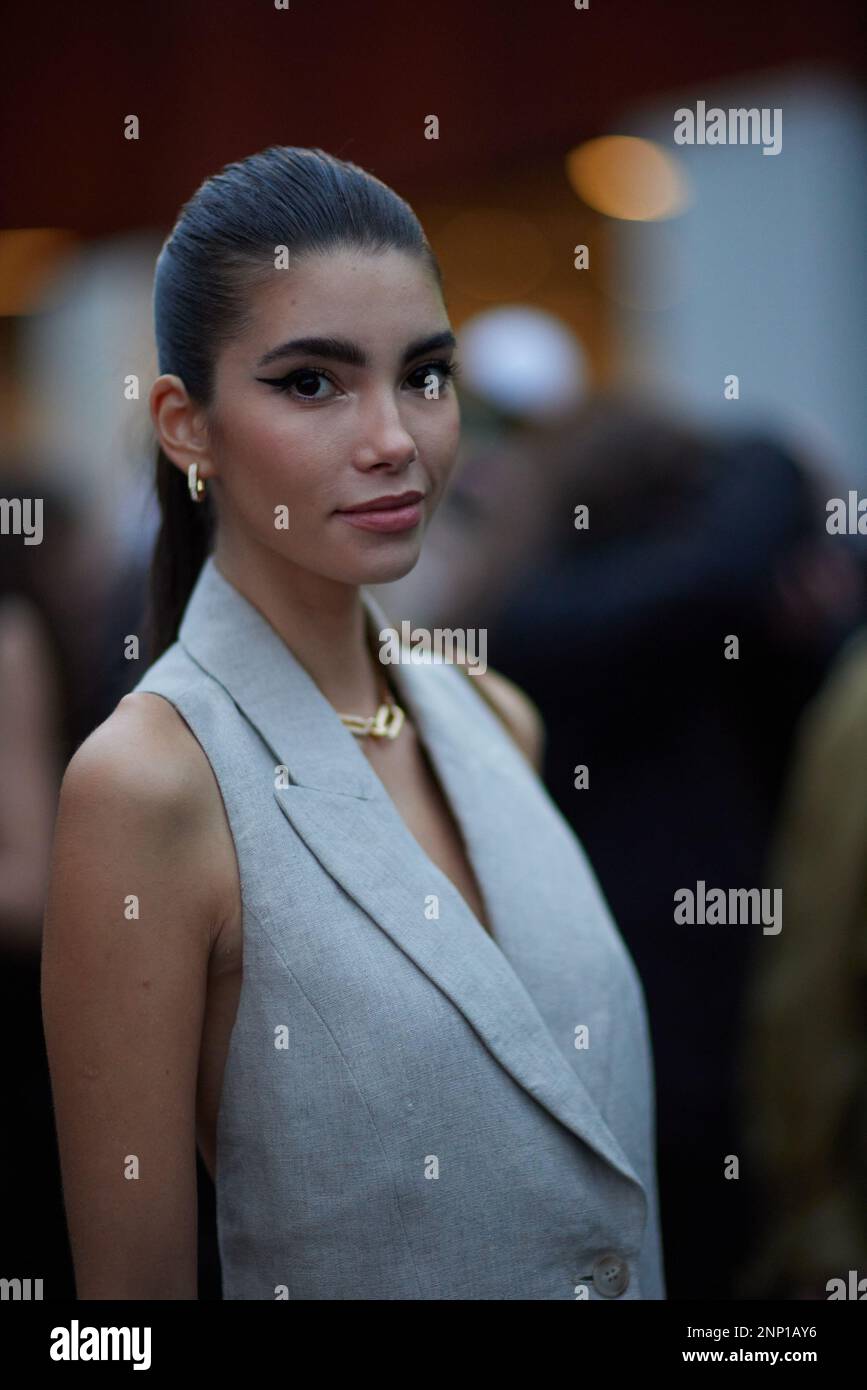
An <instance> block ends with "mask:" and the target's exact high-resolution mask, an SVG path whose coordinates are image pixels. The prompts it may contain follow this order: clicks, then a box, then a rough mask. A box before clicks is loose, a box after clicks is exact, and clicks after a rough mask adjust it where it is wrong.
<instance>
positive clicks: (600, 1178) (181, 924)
mask: <svg viewBox="0 0 867 1390" xmlns="http://www.w3.org/2000/svg"><path fill="white" fill-rule="evenodd" d="M283 245H285V246H287V248H288V251H289V259H288V269H286V270H284V269H279V268H278V267H277V265H276V264H275V252H274V248H275V246H283ZM154 308H155V321H156V337H157V346H158V353H159V367H160V375H159V377H158V378H157V380H156V382H155V383H154V385H153V387H152V389H151V393H150V408H151V413H152V417H153V420H154V425H155V428H156V431H157V434H158V438H159V445H160V447H159V452H158V459H157V488H158V494H159V499H160V504H161V508H162V524H161V528H160V532H159V536H158V538H157V543H156V549H155V554H154V564H153V571H152V608H151V620H152V621H151V632H152V640H151V642H150V643H149V651H150V653H151V656H152V665H151V666H150V668H149V669H148V670H147V671H146V672H145V674H144V675H143V676H142V677H141V678H140V680H139V681H138V682H137V684H136V687H135V689H134V691H133V692H132V693H131V694H130V695H128V696H126V697H125V698H124V699H123V700H121V701H120V703H119V705H118V707H117V709H116V710H115V711H114V712H113V713H112V714H111V715H110V716H109V718H108V719H107V720H106V721H105V722H104V723H103V724H102V725H100V727H99V728H98V729H97V730H96V731H95V732H94V734H93V735H92V736H91V737H90V738H89V739H88V740H86V742H85V743H84V744H83V745H82V747H81V748H80V749H79V750H78V752H77V753H76V755H75V757H74V758H73V759H72V761H71V763H70V765H69V767H68V768H67V770H66V773H65V775H64V779H63V786H62V789H61V796H60V802H59V808H58V815H57V823H56V827H55V837H54V845H53V853H52V870H51V883H50V891H49V900H48V907H47V911H46V918H45V949H44V952H43V1004H44V1017H45V1028H46V1039H47V1044H48V1052H49V1057H50V1062H51V1075H52V1085H53V1090H54V1098H55V1110H56V1118H57V1126H58V1135H59V1141H60V1151H61V1158H62V1163H63V1176H64V1196H65V1201H66V1209H67V1215H68V1220H69V1226H70V1233H71V1239H72V1246H73V1252H74V1257H75V1269H76V1285H77V1291H78V1296H79V1297H80V1298H161V1299H165V1298H180V1299H194V1298H196V1297H197V1293H198V1290H197V1281H196V1260H195V1220H196V1191H195V1187H196V1176H195V1163H194V1156H195V1152H196V1144H197V1143H198V1146H199V1150H200V1152H201V1155H202V1157H203V1158H204V1161H205V1163H206V1166H207V1168H208V1170H209V1172H210V1173H211V1174H212V1175H213V1177H214V1180H215V1184H216V1195H217V1221H218V1235H219V1241H220V1256H221V1264H222V1276H223V1294H224V1297H226V1298H229V1299H239V1298H240V1299H259V1298H262V1299H269V1300H271V1299H273V1298H275V1297H277V1298H281V1297H288V1298H292V1299H305V1300H307V1299H331V1298H336V1299H346V1298H367V1299H393V1298H408V1299H486V1298H495V1299H498V1298H506V1299H521V1300H523V1299H562V1300H569V1301H573V1300H574V1299H575V1298H576V1297H585V1298H588V1299H594V1300H598V1299H600V1298H622V1299H624V1300H632V1299H658V1298H663V1297H664V1296H665V1286H664V1281H663V1277H662V1251H661V1247H660V1242H659V1217H658V1205H657V1198H656V1178H655V1171H654V1160H653V1148H654V1088H653V1064H652V1056H651V1053H650V1049H649V1042H648V1037H647V1023H646V1014H645V1006H644V1001H643V995H642V989H641V984H640V980H639V977H638V975H637V973H636V971H635V968H634V965H633V963H632V961H631V958H630V956H629V953H628V951H627V950H626V948H625V946H624V944H623V941H622V939H621V937H620V935H619V933H618V931H617V928H616V926H615V924H614V922H613V920H612V919H611V917H610V915H609V913H608V911H607V908H606V906H605V903H604V900H603V898H602V896H601V895H600V893H599V890H598V887H597V885H596V883H595V880H594V878H593V875H592V872H591V871H590V869H589V866H588V864H587V862H586V859H585V857H584V855H583V852H582V850H581V847H580V844H579V842H578V841H577V840H576V839H575V837H574V836H573V835H572V834H571V833H570V831H569V829H568V827H567V826H566V825H565V823H564V822H563V819H562V817H561V816H560V815H559V814H558V812H557V811H556V809H555V807H554V805H553V803H552V802H551V800H550V798H549V797H548V796H547V794H546V793H545V791H544V789H543V787H542V785H541V783H540V781H539V778H538V775H537V772H536V770H535V768H534V760H536V759H537V758H538V750H539V746H540V734H541V731H540V730H539V728H538V725H537V719H536V716H535V713H534V711H533V708H532V706H531V704H530V703H529V701H527V700H526V698H525V697H524V696H523V694H522V693H521V692H520V691H519V690H518V689H517V688H515V687H514V686H510V685H508V684H507V683H504V682H502V681H501V680H500V678H499V677H498V676H497V675H496V673H494V672H491V671H487V670H480V669H478V667H476V668H475V669H474V671H473V674H470V673H469V669H468V670H462V669H458V670H454V669H450V667H451V665H452V663H451V662H450V661H449V660H448V659H446V660H444V661H434V662H421V663H416V662H414V661H412V660H410V659H408V655H407V652H406V651H403V652H402V654H401V659H400V660H398V661H397V662H396V663H395V664H392V665H389V664H387V663H385V662H384V661H383V660H382V659H381V655H382V653H381V652H378V651H377V649H376V641H377V636H379V640H380V642H382V640H383V636H384V635H387V633H388V627H387V621H386V615H385V613H384V611H383V610H381V609H380V608H379V606H378V604H376V603H375V601H374V600H373V599H372V598H371V597H370V596H369V594H367V592H366V589H365V586H366V585H368V584H374V583H383V582H386V581H389V580H392V579H394V578H396V577H398V576H399V575H402V574H404V573H406V572H408V571H409V570H410V569H411V568H412V567H413V566H414V565H415V564H416V562H417V560H418V558H419V553H420V548H421V543H422V538H423V534H424V531H425V529H426V526H427V523H428V522H429V520H430V518H431V517H432V515H433V514H434V512H435V510H436V507H437V505H438V503H439V501H440V498H441V496H442V494H443V491H444V488H445V486H446V483H447V481H448V478H449V475H450V473H451V470H452V468H453V466H454V461H455V456H456V452H457V447H458V441H459V429H460V414H459V410H458V403H457V399H456V396H455V393H454V389H453V381H454V376H455V371H456V365H455V361H454V346H455V340H454V335H453V333H452V330H451V327H450V325H449V321H448V317H447V314H446V310H445V304H444V300H443V293H442V277H441V272H440V269H439V266H438V264H437V262H436V259H435V257H434V255H433V252H432V250H431V248H430V245H429V243H428V241H427V239H426V237H425V235H424V232H423V229H422V228H421V226H420V224H419V222H418V220H417V218H416V217H415V214H414V213H413V212H412V210H411V209H410V208H409V206H408V205H407V204H406V203H405V202H404V201H403V200H402V199H400V198H399V197H398V196H397V194H395V193H394V192H393V191H392V190H391V189H389V188H387V187H386V185H384V184H383V183H381V181H380V180H378V179H376V178H374V177H373V176H372V175H371V174H369V173H367V172H365V171H364V170H362V169H360V168H358V167H357V166H356V165H353V164H350V163H347V162H345V161H341V160H338V159H335V158H333V157H332V156H330V155H328V154H326V153H324V152H323V151H321V150H318V149H313V150H306V149H296V148H292V147H271V148H269V149H268V150H265V151H263V152H262V153H260V154H256V155H253V156H250V157H249V158H248V159H245V160H243V161H240V162H238V163H235V164H231V165H228V166H226V168H224V169H223V170H222V171H221V172H220V173H218V174H216V175H214V176H213V177H211V178H209V179H207V180H206V181H205V182H204V183H203V184H202V186H201V187H200V188H199V189H198V190H197V192H196V193H195V194H194V196H193V197H192V198H191V199H190V200H189V202H188V203H187V204H185V206H184V208H183V209H182V211H181V214H180V216H179V218H178V221H177V223H176V225H175V227H174V229H173V231H172V233H171V234H170V236H169V237H168V239H167V241H166V243H165V245H164V247H163V249H162V251H161V253H160V256H159V258H158V261H157V268H156V277H155V292H154ZM287 520H288V523H289V524H288V525H287V524H285V522H286V521H287Z"/></svg>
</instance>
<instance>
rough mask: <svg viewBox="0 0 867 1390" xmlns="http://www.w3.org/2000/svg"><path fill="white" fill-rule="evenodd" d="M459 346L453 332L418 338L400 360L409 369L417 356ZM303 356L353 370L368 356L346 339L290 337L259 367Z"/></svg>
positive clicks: (262, 361)
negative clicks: (341, 363)
mask: <svg viewBox="0 0 867 1390" xmlns="http://www.w3.org/2000/svg"><path fill="white" fill-rule="evenodd" d="M454 347H457V339H456V338H455V335H454V333H452V332H450V331H449V330H446V331H445V332H442V333H430V334H428V336H427V337H425V338H416V340H415V341H414V342H412V343H410V344H409V345H408V346H407V347H406V348H405V349H404V353H403V356H402V358H401V366H406V364H407V362H411V361H412V360H413V358H414V357H421V355H422V353H425V352H437V351H442V350H443V349H447V348H454ZM301 353H303V354H304V355H305V356H309V357H328V358H330V359H331V360H332V361H334V362H345V363H346V364H347V365H348V366H350V367H366V366H367V365H368V356H367V353H366V352H365V351H364V349H363V348H361V347H359V345H358V343H353V342H350V341H349V340H348V339H347V338H291V339H290V340H289V341H288V342H286V343H281V344H280V345H279V347H274V348H271V349H269V351H268V352H266V353H265V355H264V357H260V358H259V361H258V362H257V363H256V366H257V367H267V366H268V365H269V363H271V362H276V361H278V360H279V359H280V358H283V357H297V356H298V355H299V354H301Z"/></svg>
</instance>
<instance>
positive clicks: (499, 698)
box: [471, 666, 545, 772]
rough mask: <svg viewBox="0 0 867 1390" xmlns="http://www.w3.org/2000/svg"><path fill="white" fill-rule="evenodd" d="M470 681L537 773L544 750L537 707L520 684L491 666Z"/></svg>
mask: <svg viewBox="0 0 867 1390" xmlns="http://www.w3.org/2000/svg"><path fill="white" fill-rule="evenodd" d="M471 679H472V680H473V681H474V682H475V683H476V684H477V685H478V687H479V693H480V694H481V695H483V696H484V698H485V699H486V700H487V701H488V704H489V705H491V707H492V708H493V710H494V711H495V713H496V714H498V715H499V717H500V719H501V720H502V721H503V723H504V724H505V725H506V727H507V728H508V730H509V732H510V733H511V735H512V737H513V738H514V740H515V742H516V744H517V745H518V747H519V748H520V750H521V752H522V753H523V754H524V756H525V758H526V759H527V760H528V762H530V763H531V764H532V766H533V767H534V768H535V769H536V771H537V772H538V771H540V770H541V767H542V758H543V755H544V751H545V722H544V720H543V718H542V715H541V713H540V711H539V707H538V705H536V704H535V702H534V701H533V700H531V699H530V697H529V695H528V694H527V693H526V691H524V690H522V689H521V687H520V686H519V685H516V684H515V682H514V681H511V680H509V679H508V677H507V676H504V675H503V674H502V673H501V672H500V671H494V670H492V669H491V667H490V666H489V667H488V669H487V670H486V671H484V672H482V673H480V674H479V675H474V676H472V677H471Z"/></svg>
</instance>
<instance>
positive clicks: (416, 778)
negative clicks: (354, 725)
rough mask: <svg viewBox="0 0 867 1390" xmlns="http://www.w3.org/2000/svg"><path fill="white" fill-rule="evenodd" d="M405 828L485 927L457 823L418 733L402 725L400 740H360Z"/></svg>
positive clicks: (483, 911)
mask: <svg viewBox="0 0 867 1390" xmlns="http://www.w3.org/2000/svg"><path fill="white" fill-rule="evenodd" d="M359 746H360V747H361V749H362V751H363V752H364V754H365V756H366V757H367V759H368V761H369V762H370V764H371V766H372V768H373V770H374V772H375V773H376V775H377V776H378V777H379V780H380V781H381V782H382V784H383V786H384V787H385V790H386V792H387V793H388V795H389V797H390V798H391V801H392V802H393V803H394V806H395V808H396V810H397V812H398V814H399V815H400V818H401V820H402V821H403V823H404V825H405V826H406V828H407V830H408V831H409V833H410V834H411V835H412V836H413V838H414V839H415V840H416V842H417V843H418V844H419V845H420V846H421V848H422V850H423V851H424V853H425V854H426V855H427V856H428V858H429V859H431V860H432V861H433V862H434V864H436V865H437V867H438V868H440V869H442V871H443V873H444V874H445V875H446V876H447V877H448V878H449V879H451V881H452V883H453V884H454V886H455V887H456V889H457V890H458V892H459V893H460V895H461V897H462V898H463V899H464V900H465V902H466V903H467V904H468V906H469V907H470V909H471V910H472V912H473V913H474V914H475V916H476V917H477V918H478V920H479V922H480V924H481V925H482V926H483V927H484V929H485V930H486V931H488V932H490V930H491V926H490V920H489V915H488V912H487V908H486V905H485V901H484V898H483V896H482V893H481V889H480V886H479V883H478V880H477V879H476V876H475V874H474V872H473V868H472V864H471V863H470V859H469V855H468V854H467V849H466V846H465V844H464V840H463V836H462V834H461V831H460V827H459V826H458V823H457V821H456V819H455V817H454V815H453V814H452V811H451V809H450V807H449V804H448V802H447V800H446V798H445V795H444V794H443V790H442V788H441V786H440V783H439V781H438V779H437V776H436V774H435V772H434V770H433V765H432V763H431V761H430V759H429V758H428V755H427V753H426V752H425V750H424V747H423V746H422V744H421V743H420V741H419V739H418V737H417V735H416V732H415V730H414V729H413V728H411V727H409V728H408V727H406V726H404V729H403V731H402V732H401V735H400V737H399V738H398V739H396V740H395V741H393V742H392V741H391V740H388V739H370V738H367V739H360V740H359Z"/></svg>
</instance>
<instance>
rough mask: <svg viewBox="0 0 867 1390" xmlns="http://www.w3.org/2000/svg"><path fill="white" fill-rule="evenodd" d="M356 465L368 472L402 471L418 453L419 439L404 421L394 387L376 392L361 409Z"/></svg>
mask: <svg viewBox="0 0 867 1390" xmlns="http://www.w3.org/2000/svg"><path fill="white" fill-rule="evenodd" d="M358 440H359V442H358V445H357V447H356V450H355V466H356V468H359V469H362V470H363V471H364V472H367V471H369V470H370V469H373V468H381V467H382V468H387V469H389V470H390V471H393V472H399V471H401V470H402V469H404V468H406V467H407V466H408V465H409V464H410V463H412V462H413V460H414V459H415V458H416V456H417V452H418V451H417V449H416V447H415V440H414V439H413V437H412V435H411V434H410V432H409V430H408V429H407V428H406V426H405V425H404V423H403V420H402V419H401V414H400V407H399V403H398V402H397V401H396V400H395V398H394V394H393V392H392V391H391V390H388V389H386V390H383V391H377V392H373V393H372V394H371V396H370V398H369V399H368V400H367V401H365V402H364V404H363V405H362V408H361V414H360V419H359V429H358Z"/></svg>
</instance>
